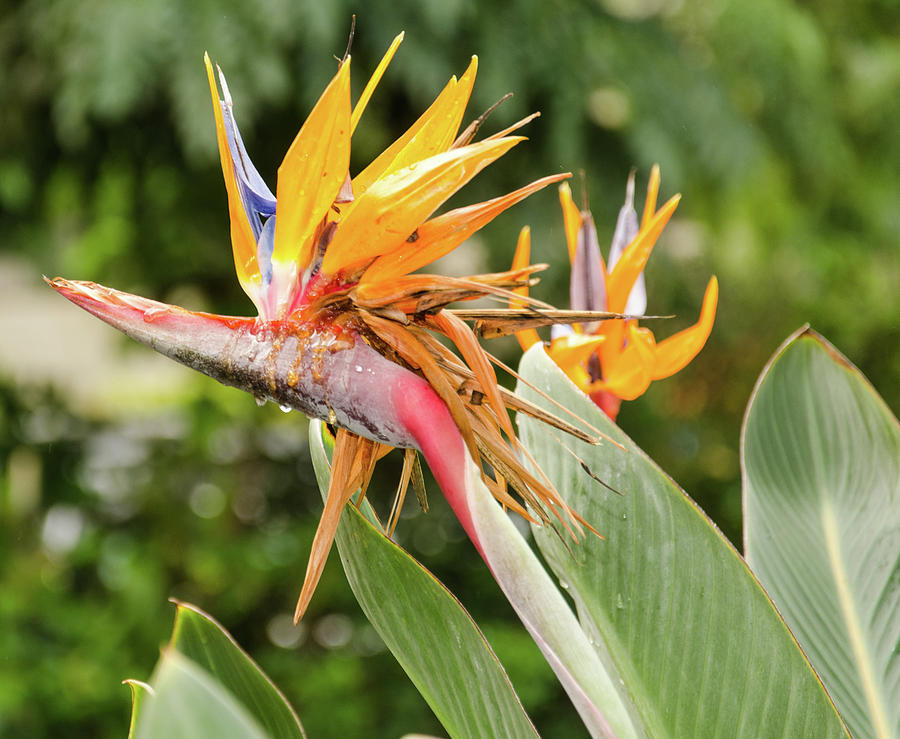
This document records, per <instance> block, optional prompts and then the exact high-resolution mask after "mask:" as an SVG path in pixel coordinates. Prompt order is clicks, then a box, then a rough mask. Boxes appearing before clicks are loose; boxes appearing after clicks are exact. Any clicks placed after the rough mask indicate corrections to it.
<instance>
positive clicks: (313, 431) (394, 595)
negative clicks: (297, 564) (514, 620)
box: [309, 421, 537, 737]
mask: <svg viewBox="0 0 900 739" xmlns="http://www.w3.org/2000/svg"><path fill="white" fill-rule="evenodd" d="M309 446H310V451H311V453H312V458H313V467H314V468H315V471H316V478H317V480H318V482H319V489H320V490H321V491H323V496H324V491H327V490H328V482H329V477H330V469H329V463H328V453H327V452H326V448H325V444H324V443H323V441H322V424H321V422H319V421H313V422H311V423H310V443H309ZM329 451H330V450H329ZM361 511H362V512H361ZM366 513H368V517H367V516H366V515H364V514H366ZM335 542H336V543H337V546H338V551H339V552H340V556H341V561H342V562H343V565H344V571H345V573H346V575H347V579H348V581H349V582H350V587H351V588H352V589H353V593H354V595H356V599H357V600H358V601H359V604H360V607H361V608H362V609H363V612H364V613H365V614H366V617H367V618H368V619H369V621H370V622H371V623H372V625H373V626H374V627H375V629H376V630H377V631H378V633H379V634H380V635H381V638H382V639H384V642H385V644H386V645H387V647H388V648H389V649H390V650H391V652H392V653H393V655H394V656H395V657H396V658H397V661H398V662H399V663H400V665H401V666H402V667H403V669H404V670H406V673H407V674H408V675H409V677H410V679H411V680H412V681H413V683H414V684H415V685H416V688H418V690H419V692H420V693H421V694H422V696H423V697H424V698H425V700H426V701H427V702H428V705H429V706H431V709H432V710H433V711H434V713H435V715H436V716H437V718H438V720H439V721H440V722H441V723H442V724H443V726H444V728H445V729H446V730H447V732H448V734H449V735H450V736H452V737H494V736H515V737H529V736H531V737H536V736H537V733H536V732H535V730H534V726H533V725H532V724H531V721H530V720H529V718H528V716H527V714H526V713H525V709H524V708H523V707H522V704H521V703H520V702H519V698H518V696H517V695H516V693H515V691H514V690H513V687H512V685H511V684H510V682H509V678H508V677H507V675H506V672H505V671H504V670H503V667H502V665H501V664H500V662H499V661H498V660H497V657H496V655H495V654H494V653H493V651H492V650H491V648H490V646H489V645H488V643H487V642H486V641H485V638H484V636H483V635H482V634H481V632H480V631H479V630H478V627H477V626H476V625H475V623H474V622H473V621H472V619H471V617H470V616H469V614H468V613H466V611H465V609H464V608H463V607H462V605H461V604H460V603H459V601H457V600H456V599H455V598H454V597H453V595H452V594H451V593H450V592H449V591H447V589H446V588H445V587H444V586H443V585H442V584H441V583H440V582H438V581H437V580H436V579H435V578H434V576H433V575H432V574H431V573H430V572H428V571H427V570H426V569H425V568H423V567H422V566H421V565H420V564H419V563H418V562H416V561H415V560H414V559H413V558H412V557H410V556H409V555H408V554H407V553H406V552H405V551H403V550H402V549H401V548H400V547H398V546H397V545H396V544H394V543H393V542H392V541H391V540H390V539H388V538H387V537H386V536H385V535H384V534H383V533H382V532H381V530H380V529H379V528H378V527H377V524H375V523H374V516H373V514H372V513H371V508H370V506H369V504H368V502H367V501H363V503H362V505H361V506H360V509H359V510H358V509H357V508H356V507H355V506H352V505H349V506H345V508H344V512H343V514H342V516H341V522H340V525H339V526H338V531H337V536H336V537H335Z"/></svg>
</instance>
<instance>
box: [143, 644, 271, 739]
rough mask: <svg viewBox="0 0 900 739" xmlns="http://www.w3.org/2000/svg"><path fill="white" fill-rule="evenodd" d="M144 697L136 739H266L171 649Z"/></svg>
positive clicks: (222, 690) (224, 695)
mask: <svg viewBox="0 0 900 739" xmlns="http://www.w3.org/2000/svg"><path fill="white" fill-rule="evenodd" d="M152 683H153V691H154V692H153V694H152V695H148V696H146V698H145V699H144V702H143V706H142V709H141V714H140V719H139V721H138V726H137V731H136V732H135V736H136V737H137V739H173V738H174V737H191V739H267V737H268V735H267V734H266V733H265V731H263V729H262V727H261V726H260V725H259V724H258V723H257V722H256V721H255V720H254V718H253V717H252V716H251V715H250V714H249V713H248V712H247V710H246V709H245V708H244V707H243V706H242V705H241V704H240V703H239V702H238V701H237V700H235V698H234V697H233V696H232V694H231V693H229V692H228V691H227V690H226V689H225V688H224V687H223V686H222V684H221V683H220V682H217V681H216V680H215V678H213V676H212V675H210V674H209V673H208V672H206V671H205V670H204V669H203V668H201V667H200V666H199V665H197V664H195V663H194V662H192V661H191V660H189V659H188V658H187V657H185V656H184V655H182V654H180V653H179V652H178V651H176V650H175V649H173V648H171V647H170V648H168V649H166V651H165V652H164V653H163V656H162V660H161V661H160V663H159V666H158V667H157V669H156V673H155V675H154V677H153V680H152Z"/></svg>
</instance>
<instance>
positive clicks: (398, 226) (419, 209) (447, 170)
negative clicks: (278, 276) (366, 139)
mask: <svg viewBox="0 0 900 739" xmlns="http://www.w3.org/2000/svg"><path fill="white" fill-rule="evenodd" d="M522 140H523V139H522V138H521V137H519V136H512V137H509V138H507V139H499V140H497V141H482V142H480V143H477V144H470V145H468V146H464V147H461V148H459V149H453V150H451V151H447V152H444V153H441V154H437V155H435V156H433V157H430V158H428V159H426V160H424V161H421V162H416V163H415V164H413V165H411V166H409V167H407V168H406V169H402V170H400V171H399V172H395V173H393V174H391V175H388V176H387V177H384V178H382V179H380V180H378V182H376V183H375V184H374V185H372V186H371V187H370V188H369V189H368V190H366V191H365V192H364V193H363V194H362V195H361V196H360V197H359V198H358V199H357V200H356V202H355V204H354V207H353V209H352V210H351V211H350V212H349V213H348V214H347V216H346V218H345V219H344V220H343V221H342V223H341V225H340V228H339V229H338V231H337V233H336V235H335V237H334V240H333V241H332V242H331V244H330V245H329V247H328V249H327V251H326V252H325V259H324V261H323V262H322V271H323V272H325V273H327V274H330V275H336V274H337V273H338V272H341V271H344V272H346V273H348V274H349V273H352V271H353V270H354V269H360V268H363V267H365V266H367V265H368V263H369V262H371V261H372V260H373V259H375V257H378V256H381V255H382V254H386V253H388V252H390V251H393V250H394V249H396V248H397V247H399V246H401V245H402V244H403V242H404V241H406V240H407V238H408V237H409V236H410V235H411V234H412V233H413V232H414V231H415V230H416V228H417V227H418V226H420V225H421V224H422V222H423V221H425V219H426V218H428V216H430V215H431V214H432V213H433V212H434V210H435V209H436V208H438V207H439V206H440V205H441V204H442V203H443V202H444V201H445V200H447V198H449V197H450V196H451V195H453V193H455V192H456V191H457V190H458V189H459V188H461V187H462V186H463V185H465V184H466V183H467V182H468V181H469V180H470V179H472V177H474V176H475V175H476V174H478V172H480V171H481V170H482V169H483V168H484V167H486V166H487V165H488V164H490V163H491V162H493V161H494V160H495V159H497V158H499V157H500V156H502V155H503V154H505V153H506V152H507V151H509V149H511V148H512V147H513V146H515V145H516V144H517V143H519V142H520V141H522ZM276 248H277V245H276Z"/></svg>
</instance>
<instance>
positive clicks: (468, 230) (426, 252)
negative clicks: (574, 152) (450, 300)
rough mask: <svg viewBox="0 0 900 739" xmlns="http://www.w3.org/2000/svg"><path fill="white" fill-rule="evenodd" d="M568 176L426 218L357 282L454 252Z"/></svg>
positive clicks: (403, 271) (388, 276)
mask: <svg viewBox="0 0 900 739" xmlns="http://www.w3.org/2000/svg"><path fill="white" fill-rule="evenodd" d="M568 176H569V174H568V173H566V174H559V175H551V176H550V177H544V178H543V179H540V180H537V181H535V182H532V183H531V184H530V185H526V186H525V187H521V188H519V189H518V190H516V191H514V192H511V193H509V194H507V195H502V196H501V197H499V198H494V199H492V200H487V201H485V202H483V203H476V204H474V205H468V206H466V207H464V208H457V209H455V210H451V211H449V212H447V213H443V214H441V215H439V216H437V217H436V218H432V219H431V220H430V221H426V222H425V223H423V224H422V225H421V226H419V228H418V229H417V230H416V238H415V240H414V241H409V240H407V241H405V242H403V243H402V244H401V245H400V247H399V248H397V249H394V250H393V251H391V252H389V253H387V254H383V255H382V256H380V257H378V258H377V259H376V260H375V261H374V262H373V263H372V265H371V266H370V267H369V268H368V269H367V270H366V271H365V274H363V276H362V277H361V278H360V283H361V284H362V283H368V282H377V281H378V280H389V279H392V278H394V277H400V276H401V275H407V274H409V273H410V272H414V271H415V270H417V269H419V268H420V267H424V266H425V265H426V264H431V262H433V261H434V260H435V259H439V258H440V257H442V256H444V255H445V254H448V253H450V252H451V251H453V250H454V249H455V248H456V247H457V246H459V245H460V244H461V243H462V242H463V241H465V240H466V239H467V238H469V236H471V235H472V234H473V233H475V231H477V230H478V229H480V228H482V227H483V226H484V225H485V224H487V223H489V222H490V221H492V220H493V219H494V218H496V217H497V216H498V215H499V214H500V213H502V212H503V211H504V210H506V209H507V208H509V207H510V206H511V205H515V204H516V203H518V202H519V201H520V200H523V199H524V198H526V197H528V196H529V195H531V194H532V193H534V192H537V191H538V190H540V189H541V188H543V187H546V186H547V185H549V184H550V183H552V182H558V181H559V180H561V179H563V178H564V177H568ZM521 266H523V267H524V266H525V265H524V264H523V265H521ZM526 291H527V288H526ZM525 294H526V295H527V292H526V293H525Z"/></svg>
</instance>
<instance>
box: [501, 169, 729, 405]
mask: <svg viewBox="0 0 900 739" xmlns="http://www.w3.org/2000/svg"><path fill="white" fill-rule="evenodd" d="M658 192H659V168H658V167H656V166H654V167H653V170H652V172H651V174H650V181H649V184H648V186H647V200H646V204H645V206H644V213H643V218H642V220H641V223H640V226H638V221H637V214H636V213H635V211H634V205H633V202H634V179H633V175H632V177H630V178H629V181H628V189H627V196H626V200H625V205H624V206H623V207H622V210H621V211H620V213H619V219H618V222H617V224H616V230H615V234H614V236H613V243H612V247H611V249H610V255H609V260H608V267H607V264H605V263H604V261H603V257H602V256H601V254H600V248H599V243H598V240H597V231H596V228H595V227H594V221H593V218H592V216H591V214H590V212H589V211H587V210H579V208H578V207H577V206H576V205H575V203H574V201H573V200H572V193H571V191H570V189H569V186H568V185H567V184H565V183H564V184H562V185H561V186H560V188H559V199H560V203H561V205H562V210H563V220H564V224H565V233H566V244H567V246H568V250H569V261H570V263H571V265H572V277H571V283H570V300H571V308H572V310H600V311H602V310H607V311H611V312H614V313H626V314H628V315H637V314H641V313H643V312H644V311H645V310H646V292H645V289H644V284H643V270H644V266H645V265H646V263H647V259H648V258H649V256H650V252H651V251H652V249H653V246H654V245H655V244H656V240H657V239H658V238H659V235H660V233H661V232H662V230H663V228H664V227H665V225H666V223H667V222H668V220H669V218H670V217H671V216H672V213H673V212H674V211H675V208H676V206H677V205H678V200H679V196H677V195H676V196H675V197H673V198H671V199H670V200H669V201H667V202H666V204H665V205H663V206H662V207H661V208H660V209H659V210H656V198H657V193H658ZM530 251H531V245H530V235H529V232H528V230H527V228H526V229H523V230H522V233H521V234H520V235H519V243H518V246H517V247H516V256H515V259H514V261H513V266H514V267H515V266H517V265H518V266H521V265H525V264H528V263H529V259H530ZM518 292H519V294H521V295H527V287H525V288H521V289H520V290H519V291H518ZM718 295H719V286H718V281H717V280H716V278H715V277H712V278H710V280H709V284H708V285H707V288H706V293H705V295H704V297H703V307H702V308H701V310H700V319H699V320H698V321H697V323H696V324H694V325H693V326H691V327H690V328H687V329H684V330H683V331H679V332H678V333H676V334H675V335H674V336H670V337H669V338H667V339H665V340H663V341H660V342H659V343H657V341H656V338H655V337H654V335H653V332H652V331H651V330H650V329H648V328H646V327H643V326H640V325H639V324H638V321H637V319H627V320H617V321H603V322H600V323H596V324H591V325H582V324H574V325H573V326H572V328H571V329H570V330H569V329H568V327H562V326H559V327H554V329H555V330H554V332H553V337H552V340H551V342H550V346H549V348H548V352H549V354H550V356H551V357H552V358H553V360H554V361H555V362H556V363H557V364H558V365H559V366H560V368H561V369H562V370H563V371H564V372H565V373H566V374H567V375H568V376H569V377H570V378H571V379H572V381H573V382H575V384H576V385H578V387H579V388H581V390H582V391H584V392H585V393H586V394H588V395H590V396H591V398H592V399H593V400H594V402H595V403H597V405H599V406H600V407H601V408H602V409H603V410H604V411H605V412H606V414H607V415H608V416H609V417H610V418H612V419H613V420H615V418H616V415H617V414H618V410H619V406H620V404H621V402H622V401H623V400H634V399H635V398H637V397H638V396H640V395H641V394H642V393H644V392H645V391H646V389H647V388H648V387H649V385H650V383H651V382H652V381H653V380H661V379H663V378H665V377H669V376H670V375H673V374H675V373H676V372H678V371H679V370H680V369H682V368H684V367H685V366H686V365H687V364H688V363H689V362H690V361H691V360H692V359H693V358H694V357H695V356H696V355H697V353H698V352H699V351H700V350H701V349H702V348H703V346H704V344H706V340H707V339H708V338H709V334H710V331H711V330H712V326H713V322H714V320H715V316H716V304H717V301H718ZM517 337H518V339H519V343H520V344H521V345H522V347H523V348H524V349H527V348H528V347H530V346H531V345H532V344H534V343H536V342H537V341H538V340H539V337H538V335H537V332H536V331H528V332H520V333H519V334H517Z"/></svg>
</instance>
